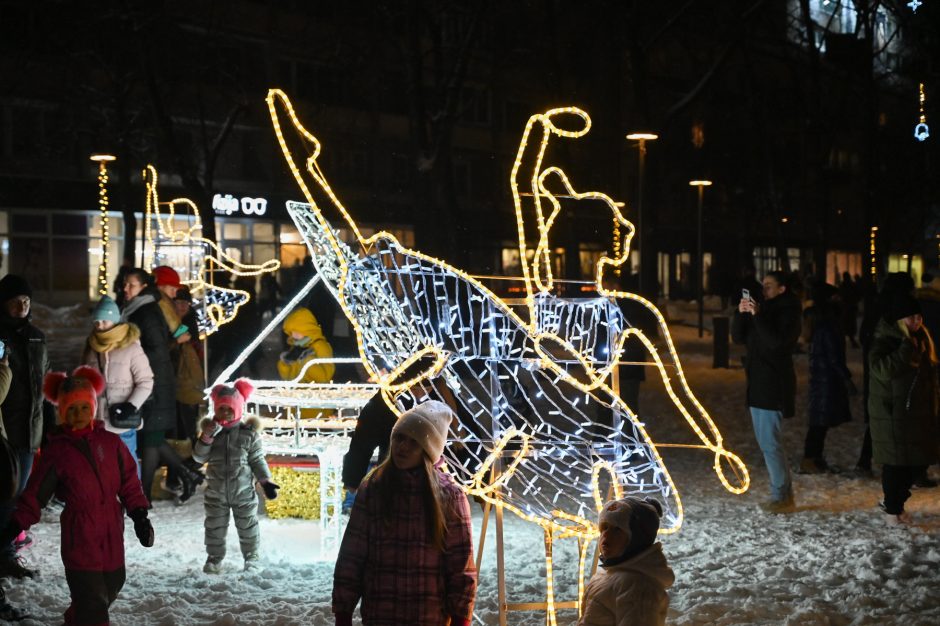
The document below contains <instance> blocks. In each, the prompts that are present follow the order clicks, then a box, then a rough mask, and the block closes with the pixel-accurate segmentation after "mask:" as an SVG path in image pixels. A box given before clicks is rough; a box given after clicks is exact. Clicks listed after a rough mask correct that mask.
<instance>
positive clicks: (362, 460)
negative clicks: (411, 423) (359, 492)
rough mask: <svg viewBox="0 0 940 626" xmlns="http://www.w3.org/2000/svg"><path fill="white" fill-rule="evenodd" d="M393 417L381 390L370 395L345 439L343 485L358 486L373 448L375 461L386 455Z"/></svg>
mask: <svg viewBox="0 0 940 626" xmlns="http://www.w3.org/2000/svg"><path fill="white" fill-rule="evenodd" d="M396 419H397V418H396V417H395V414H394V413H392V411H391V410H390V409H389V408H388V405H386V404H385V400H383V399H382V394H381V393H377V394H375V395H374V396H372V399H371V400H369V402H368V403H366V405H365V406H364V407H362V411H360V413H359V421H358V422H356V430H354V431H353V434H352V440H351V441H350V442H349V452H347V453H346V455H345V456H344V457H343V485H344V486H345V487H346V488H347V489H358V488H359V483H361V482H362V479H363V478H365V476H366V473H367V472H368V471H369V461H371V460H372V453H373V452H375V449H376V448H378V449H379V462H381V461H382V460H383V459H384V458H385V457H386V456H388V448H389V440H390V439H391V436H392V426H394V425H395V420H396Z"/></svg>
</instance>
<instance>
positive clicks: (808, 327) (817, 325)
mask: <svg viewBox="0 0 940 626" xmlns="http://www.w3.org/2000/svg"><path fill="white" fill-rule="evenodd" d="M836 295H837V292H836V289H835V287H833V286H832V285H828V284H825V283H824V284H821V285H818V286H816V287H815V288H814V289H813V305H812V306H810V307H809V308H807V309H806V311H805V312H804V313H803V324H804V334H803V336H804V340H805V341H806V343H807V344H808V345H809V406H808V417H809V427H808V429H807V431H806V442H805V446H804V451H803V461H802V462H801V463H800V472H801V473H804V474H818V473H821V472H825V471H826V470H828V469H829V464H828V463H826V459H825V457H824V456H823V448H824V446H825V443H826V433H827V432H828V431H829V429H830V428H832V427H834V426H838V425H839V424H843V423H845V422H848V421H849V420H851V419H852V413H851V411H850V410H849V390H850V389H852V388H853V385H852V374H851V372H849V368H848V367H846V365H845V339H844V337H843V334H842V331H841V328H840V326H839V321H838V320H839V314H838V313H839V312H838V307H837V306H836V303H835V298H836Z"/></svg>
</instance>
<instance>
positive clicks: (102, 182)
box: [91, 154, 117, 296]
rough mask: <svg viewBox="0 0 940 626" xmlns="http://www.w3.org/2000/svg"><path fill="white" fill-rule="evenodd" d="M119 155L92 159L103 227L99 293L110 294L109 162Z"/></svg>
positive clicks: (97, 156)
mask: <svg viewBox="0 0 940 626" xmlns="http://www.w3.org/2000/svg"><path fill="white" fill-rule="evenodd" d="M116 158H117V157H115V156H113V155H110V154H93V155H91V160H92V161H95V162H96V163H97V164H98V209H99V210H100V213H101V214H100V216H99V218H98V219H99V225H100V227H101V262H100V263H99V264H98V294H99V295H102V296H106V295H108V291H109V289H108V287H109V285H108V261H109V259H110V252H109V247H110V245H109V244H110V243H111V225H110V224H109V221H110V220H109V218H108V163H110V162H111V161H114V160H116Z"/></svg>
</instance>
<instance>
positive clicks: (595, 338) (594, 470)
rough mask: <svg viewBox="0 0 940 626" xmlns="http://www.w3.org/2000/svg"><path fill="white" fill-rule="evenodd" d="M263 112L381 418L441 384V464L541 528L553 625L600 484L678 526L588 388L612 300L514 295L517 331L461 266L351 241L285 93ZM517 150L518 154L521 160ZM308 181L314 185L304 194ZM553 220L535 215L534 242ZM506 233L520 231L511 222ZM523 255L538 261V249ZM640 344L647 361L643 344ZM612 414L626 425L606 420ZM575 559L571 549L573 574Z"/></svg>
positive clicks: (598, 388)
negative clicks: (566, 563)
mask: <svg viewBox="0 0 940 626" xmlns="http://www.w3.org/2000/svg"><path fill="white" fill-rule="evenodd" d="M268 106H269V109H270V112H271V117H272V121H273V123H274V128H275V132H276V134H277V137H278V140H279V142H280V144H281V148H282V150H283V152H284V155H285V158H286V159H287V163H288V165H289V167H290V169H291V171H292V173H293V174H294V176H295V179H296V180H297V182H298V184H299V185H300V188H301V190H302V191H303V193H304V195H305V196H306V198H307V200H308V202H309V205H296V204H289V211H290V212H291V215H292V217H293V218H294V219H295V221H296V222H297V224H298V228H299V229H300V230H301V232H302V233H303V234H304V238H305V240H306V241H307V243H308V246H309V247H310V250H311V254H312V256H313V259H314V264H315V265H316V266H317V269H318V271H319V272H320V276H322V277H323V278H324V281H325V284H326V285H327V287H329V288H330V289H331V291H333V293H334V294H335V295H336V296H337V300H338V301H339V303H340V305H341V307H342V309H343V311H344V312H345V313H346V315H347V317H349V319H350V321H351V323H352V325H353V327H354V329H355V330H356V334H357V338H358V340H359V351H360V356H361V357H362V359H363V362H364V364H365V366H366V368H367V369H368V370H369V371H370V373H372V375H373V376H374V377H375V378H376V379H377V380H378V382H379V384H380V385H381V386H382V388H383V395H384V396H385V398H386V400H387V401H388V402H389V404H390V405H391V406H392V408H393V410H394V409H395V407H394V404H393V400H394V399H395V397H396V395H412V396H419V395H424V394H427V395H432V394H438V393H439V390H438V389H437V388H436V386H435V385H434V384H433V383H432V382H430V379H432V378H434V377H440V378H442V379H443V380H444V381H446V383H447V387H448V388H449V389H450V393H452V394H453V396H454V399H455V400H456V403H457V404H458V405H459V410H458V413H461V414H462V416H463V418H464V427H465V428H467V430H469V431H470V432H469V433H466V434H462V436H461V444H462V445H463V446H464V451H465V452H467V454H468V455H469V456H470V457H471V459H470V462H468V461H467V460H466V459H460V458H457V457H456V452H455V451H454V450H449V456H448V459H447V460H448V466H449V468H450V470H451V471H452V472H453V473H454V474H455V476H456V477H457V479H458V481H459V482H460V483H461V484H463V485H464V489H465V490H466V491H467V492H468V493H470V494H473V495H479V496H480V497H481V498H483V499H484V500H486V501H488V502H491V503H493V504H496V505H497V506H501V507H504V508H508V509H509V510H511V511H513V512H514V513H516V514H517V515H519V516H520V517H522V518H524V519H526V520H529V521H532V522H534V523H536V524H538V525H539V526H541V527H542V528H543V530H544V531H545V534H546V554H547V558H546V567H547V571H548V572H549V575H548V579H549V580H548V597H549V614H550V615H551V616H553V610H552V606H551V605H552V597H553V595H552V591H551V589H552V578H553V577H552V575H551V571H552V569H551V556H550V554H551V547H550V546H551V540H552V538H553V537H557V538H561V537H566V536H576V537H579V538H580V539H582V540H590V539H592V538H594V537H596V536H597V528H596V525H595V524H594V522H593V519H594V513H592V512H591V511H592V510H593V511H596V510H598V509H599V507H600V506H601V504H602V502H603V498H601V497H598V494H600V493H602V491H605V490H602V489H601V482H602V481H607V482H606V485H607V486H609V488H611V489H612V490H613V491H614V493H615V495H617V496H618V497H619V494H621V493H622V492H623V489H624V488H626V489H628V490H629V491H630V492H631V493H647V494H652V495H656V496H658V497H660V498H662V499H663V500H664V501H665V503H666V507H665V509H666V514H665V516H664V522H665V523H664V532H674V531H675V530H677V529H678V527H679V525H680V524H681V520H682V506H681V501H680V500H679V497H678V493H677V492H676V490H675V487H674V485H673V484H672V481H671V478H670V477H669V475H668V472H667V471H666V469H665V467H664V465H663V463H662V459H661V458H660V457H659V454H658V452H657V451H656V448H655V445H654V444H653V443H652V441H651V440H650V438H649V437H648V435H647V434H646V431H645V429H644V426H643V425H642V424H641V423H639V421H638V420H637V419H636V417H635V415H633V413H632V412H631V411H630V409H629V408H628V407H626V406H625V405H624V404H623V403H622V401H621V400H620V399H619V398H618V397H617V396H616V395H615V394H613V392H612V390H611V389H610V388H609V387H608V386H607V385H606V384H605V383H604V381H603V378H601V379H600V380H596V379H597V378H598V376H599V375H598V374H597V372H598V371H604V369H605V368H609V367H610V366H611V360H612V356H611V355H614V354H619V349H620V347H621V346H622V341H621V342H620V345H619V346H614V348H615V349H614V350H610V349H609V348H610V345H607V346H603V347H604V348H605V349H606V355H607V356H606V357H602V358H594V357H593V356H592V355H594V354H597V353H598V352H601V353H603V352H604V350H599V348H601V347H602V346H601V345H600V344H599V342H600V340H601V337H606V338H607V339H606V341H607V342H608V344H610V340H611V338H612V337H613V338H618V337H621V336H628V335H627V334H626V333H627V331H623V329H622V327H621V326H620V325H619V322H618V320H617V319H616V316H614V315H613V314H611V313H610V311H609V307H610V306H611V305H612V303H610V302H609V301H608V300H607V299H606V298H603V299H598V301H597V304H596V305H595V308H594V309H592V310H591V311H581V312H580V313H581V314H582V315H575V316H574V319H575V320H576V321H575V322H574V323H572V322H571V319H572V316H571V315H569V314H568V313H570V312H568V313H566V312H565V307H567V306H568V304H566V303H562V302H560V301H557V299H554V298H553V297H551V296H550V295H547V294H546V293H544V292H542V291H541V290H539V292H538V293H536V292H535V290H534V289H533V290H531V293H530V294H528V296H529V297H527V305H528V309H529V315H528V317H529V319H530V321H529V322H525V321H524V320H523V319H522V318H520V317H519V316H518V315H517V314H516V313H515V312H514V311H513V310H512V309H511V308H510V307H509V306H508V305H507V304H506V303H505V302H503V301H502V300H500V299H499V298H497V297H496V296H495V295H494V294H492V293H491V292H489V291H488V290H487V289H486V288H485V287H484V286H483V285H481V284H480V283H479V282H478V281H476V280H475V279H473V278H472V277H470V276H468V275H466V274H465V273H463V272H461V271H460V270H457V269H455V268H453V267H451V266H449V265H447V264H446V263H443V262H442V261H439V260H437V259H433V258H431V257H427V256H425V255H422V254H421V253H419V252H415V251H413V250H408V249H406V248H404V247H402V246H401V245H400V244H399V242H398V241H397V240H396V239H395V238H394V237H393V236H392V235H390V234H388V233H384V232H383V233H377V234H376V235H374V236H372V237H370V238H364V237H362V235H361V233H360V231H359V228H358V226H357V225H356V223H355V221H354V220H353V219H352V217H351V216H350V214H349V213H348V212H347V211H346V209H345V207H343V205H342V203H341V202H340V201H339V200H338V198H337V197H336V196H335V194H334V193H333V191H332V189H331V187H330V186H329V184H328V183H327V181H326V179H325V177H324V176H323V174H322V172H321V171H320V170H319V166H318V164H317V158H318V156H319V154H320V144H319V142H318V141H317V139H316V138H315V137H314V136H313V135H312V134H310V133H309V132H308V131H307V130H306V129H305V128H304V127H303V126H302V124H301V123H300V122H299V120H297V118H296V116H295V115H294V112H293V109H292V107H291V105H290V101H289V100H288V99H287V97H286V95H284V93H283V92H281V91H278V90H271V91H270V92H269V94H268ZM279 109H283V111H284V112H285V113H286V114H287V115H288V116H289V117H290V119H291V123H292V125H293V127H294V130H295V131H296V132H297V136H296V138H293V140H294V141H295V142H297V141H299V143H300V146H299V147H300V149H302V150H303V151H304V152H307V153H308V154H310V156H309V157H308V159H307V160H306V163H305V172H306V173H304V171H302V170H301V169H300V167H298V165H297V163H296V161H295V160H294V157H293V152H292V149H291V148H290V147H289V146H288V143H287V138H286V137H285V135H284V133H283V131H282V128H281V123H280V115H281V113H280V112H279ZM585 116H586V114H585ZM527 128H531V124H530V126H529V127H527ZM546 141H547V140H546ZM523 143H525V138H524V141H523ZM523 151H524V148H523V149H520V154H521V153H522V152H523ZM514 171H518V168H514ZM556 171H557V172H558V173H559V175H560V177H563V173H561V172H560V170H557V168H550V171H548V174H551V173H555V172H556ZM533 178H534V179H535V177H533ZM308 180H310V182H312V183H313V184H312V185H308ZM542 180H544V177H543V179H542ZM563 180H566V179H563ZM315 193H316V194H317V196H319V197H320V199H321V200H322V201H324V204H325V205H332V206H333V207H335V209H336V210H337V211H338V212H339V213H340V215H341V216H342V218H343V220H344V221H345V222H346V224H347V225H348V226H349V228H350V230H351V232H352V233H353V235H354V237H355V240H356V245H357V247H358V248H359V249H360V250H361V253H358V254H357V253H353V251H352V250H351V249H350V248H349V247H347V246H346V245H345V244H343V243H342V242H340V241H339V239H338V237H337V235H336V232H335V230H334V229H333V227H332V226H331V225H330V223H329V222H328V221H327V220H326V218H325V216H324V215H323V212H322V210H321V209H320V207H319V205H318V203H317V199H316V198H315ZM588 195H590V194H586V195H585V197H587V196H588ZM323 196H325V199H324V197H323ZM548 196H549V194H546V197H548ZM600 196H602V194H593V197H597V198H599V197H600ZM556 214H557V212H556ZM618 215H619V210H618ZM553 219H554V217H553V216H549V218H548V219H541V225H542V226H543V228H542V232H543V233H545V232H547V229H548V228H550V226H551V223H552V221H553ZM620 219H621V220H622V221H623V223H624V225H625V226H629V223H628V222H626V220H623V219H622V217H620ZM519 224H520V230H521V229H522V228H523V224H522V221H521V219H520V220H519ZM630 228H631V229H632V226H630ZM631 234H632V233H631ZM545 240H546V241H547V237H546V238H545ZM541 242H542V240H540V243H541ZM627 243H629V239H628V241H627ZM628 251H629V250H628V249H627V252H628ZM536 256H537V258H540V259H544V258H546V256H545V253H544V250H541V249H540V250H539V251H538V253H537V255H536ZM522 257H523V258H525V248H524V247H523V249H522ZM549 271H550V270H549ZM549 278H550V277H549ZM604 307H607V309H605V308H604ZM562 314H565V315H568V318H567V321H566V322H565V323H561V322H560V321H559V319H560V318H559V315H562ZM549 320H553V321H554V322H555V325H554V326H553V327H554V328H564V329H565V332H564V333H563V335H564V336H560V335H558V334H555V333H551V332H546V330H545V328H546V327H549V326H552V324H548V323H547V322H548V321H549ZM577 320H587V322H586V323H583V322H579V321H577ZM595 322H599V323H595ZM602 324H606V325H608V329H607V331H608V332H606V333H596V332H594V331H595V327H596V326H598V325H602ZM569 340H571V341H575V342H576V343H577V344H578V348H577V349H575V348H574V345H573V344H572V343H571V341H569ZM551 344H554V346H555V347H556V348H557V347H559V346H561V347H565V348H566V349H565V350H563V351H562V352H563V354H562V356H563V357H564V358H559V357H558V356H557V354H556V353H555V351H553V350H552V349H551V348H550V347H549V346H550V345H551ZM645 345H647V346H648V348H649V349H651V350H652V351H653V352H655V349H654V348H653V347H652V344H651V343H648V342H647V343H645ZM613 361H616V359H613ZM657 366H658V367H659V369H660V372H661V374H662V375H663V376H664V378H668V377H667V376H666V373H665V366H664V365H663V363H662V361H657ZM386 370H387V371H388V372H390V373H386ZM572 372H573V373H572ZM604 376H606V374H605V375H604ZM418 387H420V390H418V391H416V388H418ZM605 412H606V413H609V414H612V416H613V418H614V419H613V422H614V424H613V426H610V425H606V426H605V425H602V424H598V423H597V422H598V421H600V420H598V417H601V416H602V414H604V413H605ZM622 415H626V416H627V418H628V419H627V420H626V421H624V422H623V423H622V424H618V423H617V421H618V420H617V418H618V417H619V416H622ZM451 448H456V446H451ZM717 456H726V457H728V458H729V459H731V463H732V466H733V467H740V468H741V470H742V473H743V486H741V487H733V486H731V485H730V484H728V483H727V481H725V480H724V476H723V475H722V474H721V473H719V477H720V478H722V480H723V482H724V483H725V486H726V487H728V488H729V489H731V490H732V491H739V490H740V491H743V490H744V489H746V488H747V481H748V477H747V473H746V469H745V468H744V467H743V464H741V463H740V460H738V459H737V457H734V455H732V454H730V453H729V452H727V451H724V450H721V451H717V453H716V457H717ZM499 457H504V461H505V462H506V463H507V467H505V469H503V470H502V471H501V473H499V474H498V475H493V474H491V472H490V468H491V467H492V466H493V465H494V463H495V460H496V459H497V458H499ZM505 457H508V460H505ZM717 465H718V463H717V462H716V466H717ZM586 555H587V549H586V547H583V548H582V550H581V563H580V566H581V571H582V573H583V566H584V559H585V558H586Z"/></svg>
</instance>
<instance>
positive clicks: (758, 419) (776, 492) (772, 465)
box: [748, 406, 793, 500]
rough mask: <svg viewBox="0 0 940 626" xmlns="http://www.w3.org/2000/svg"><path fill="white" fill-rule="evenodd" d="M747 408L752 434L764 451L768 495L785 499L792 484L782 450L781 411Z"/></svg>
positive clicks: (791, 492) (785, 456) (785, 457)
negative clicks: (767, 477) (767, 476)
mask: <svg viewBox="0 0 940 626" xmlns="http://www.w3.org/2000/svg"><path fill="white" fill-rule="evenodd" d="M748 408H749V409H750V410H751V422H752V423H753V424H754V436H755V437H756V438H757V444H758V445H759V446H760V449H761V452H763V453H764V462H765V463H766V464H767V473H768V474H770V495H771V497H772V498H773V499H774V500H785V499H787V498H789V497H790V496H792V495H793V484H792V483H791V482H790V466H789V464H788V463H787V454H786V452H784V450H783V412H782V411H771V410H769V409H758V408H757V407H753V406H752V407H748Z"/></svg>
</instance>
